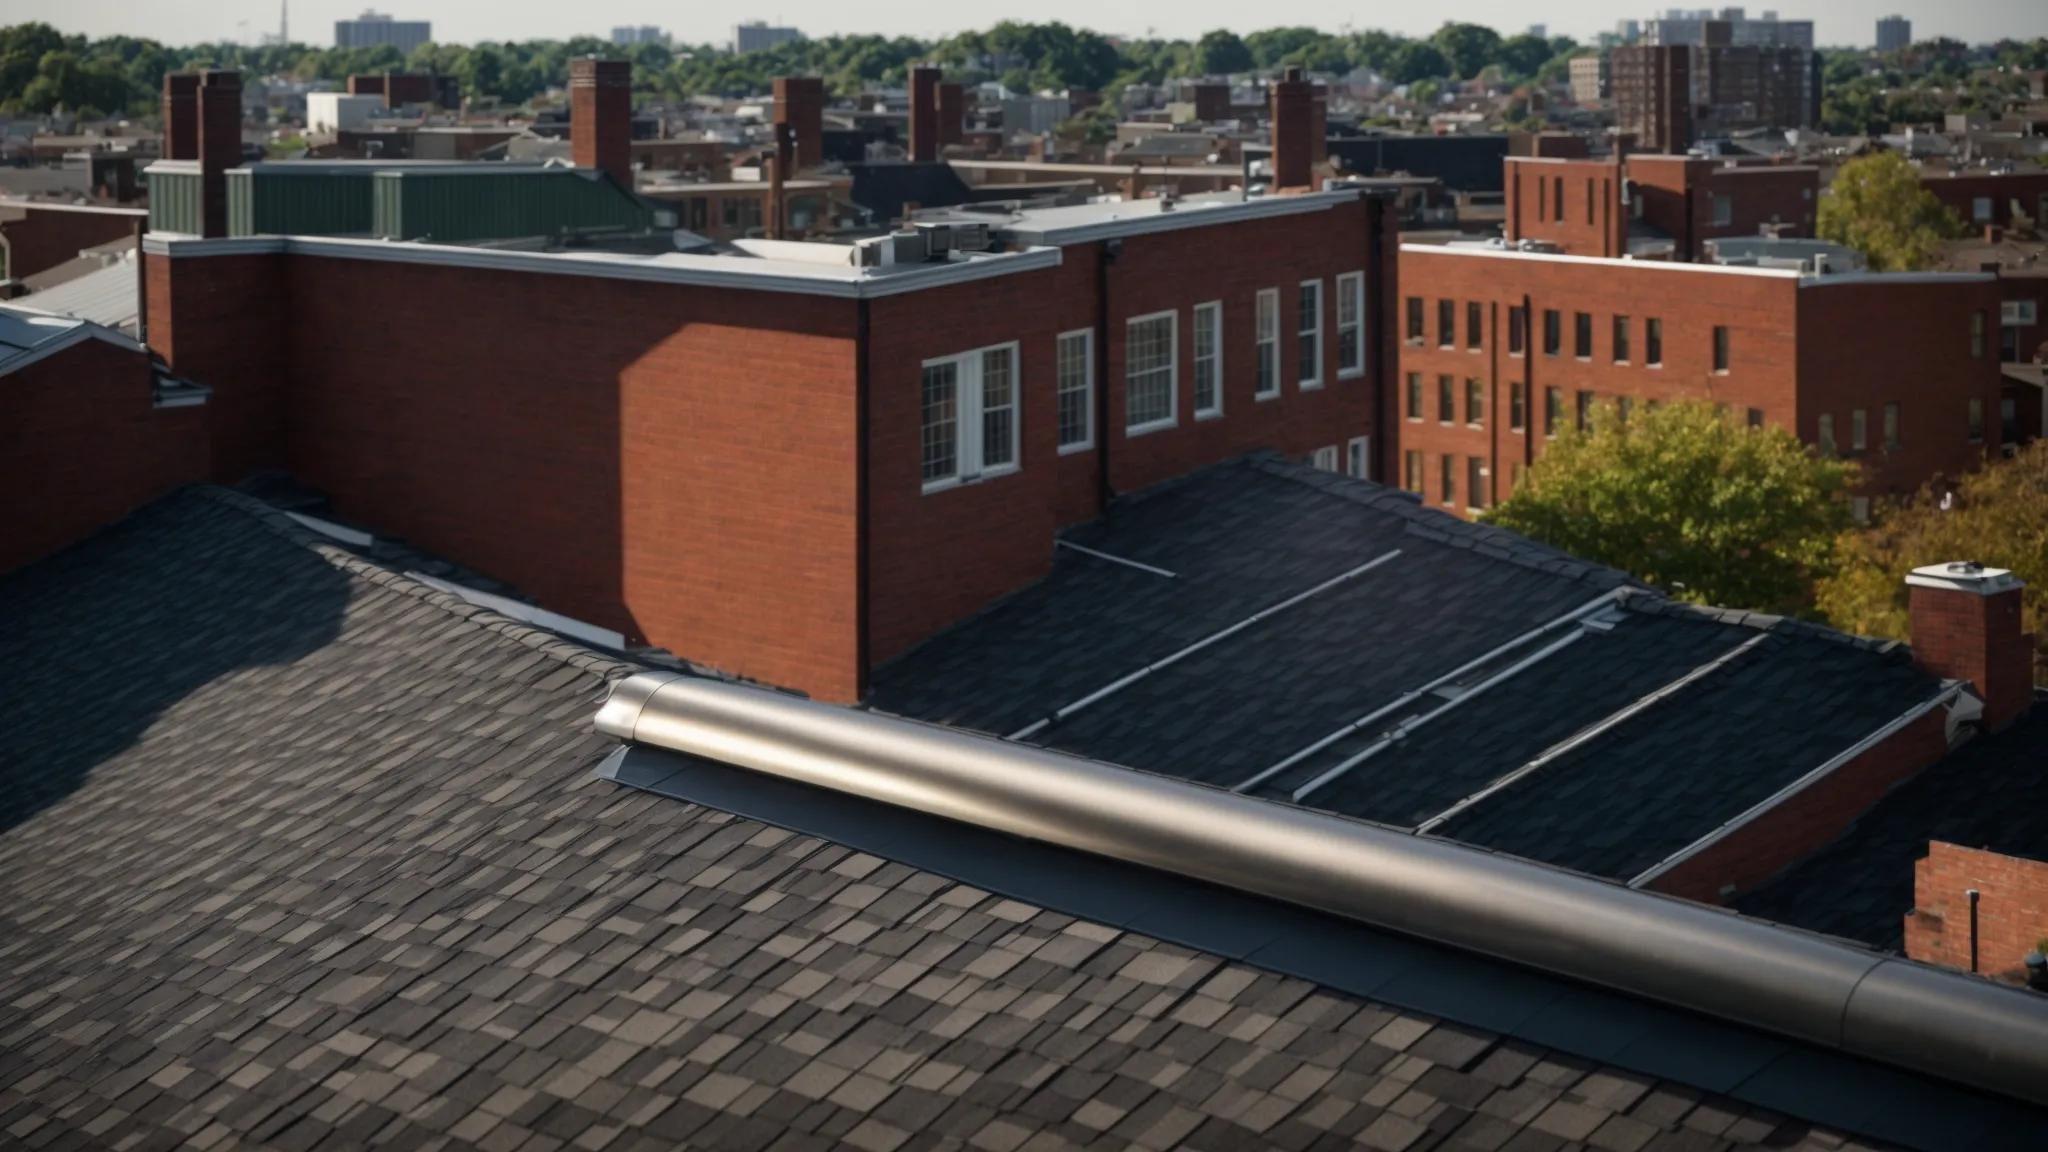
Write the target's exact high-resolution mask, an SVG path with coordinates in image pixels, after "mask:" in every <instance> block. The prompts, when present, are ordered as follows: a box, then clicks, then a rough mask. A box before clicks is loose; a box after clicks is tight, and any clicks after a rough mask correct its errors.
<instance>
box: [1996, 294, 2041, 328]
mask: <svg viewBox="0 0 2048 1152" xmlns="http://www.w3.org/2000/svg"><path fill="white" fill-rule="evenodd" d="M2036 305H2037V302H2036V301H2033V300H2006V301H2003V302H2001V303H2000V304H1999V305H1998V322H1999V323H2000V324H2002V325H2004V326H2005V327H2007V328H2013V327H2019V328H2031V327H2033V325H2034V323H2035V321H2036V319H2037V318H2038V317H2039V316H2040V309H2039V308H2038V307H2037V306H2036Z"/></svg>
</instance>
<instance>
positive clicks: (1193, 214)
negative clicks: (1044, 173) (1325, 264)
mask: <svg viewBox="0 0 2048 1152" xmlns="http://www.w3.org/2000/svg"><path fill="white" fill-rule="evenodd" d="M1034 167H1036V166H1034ZM1118 171H1124V170H1123V169H1118ZM1168 171H1172V172H1175V173H1178V172H1180V171H1182V170H1179V169H1169V170H1168ZM1231 171H1232V172H1235V171H1236V169H1232V170H1231ZM1364 194H1365V193H1364V190H1363V189H1355V188H1350V189H1338V190H1336V191H1331V192H1309V193H1303V194H1302V195H1299V196H1255V197H1252V198H1251V199H1249V200H1242V201H1238V202H1235V203H1231V202H1222V203H1218V202H1214V201H1200V200H1184V201H1180V202H1178V203H1177V204H1176V205H1175V206H1174V207H1173V209H1172V210H1170V211H1164V212H1162V211H1157V210H1154V211H1152V212H1150V213H1148V214H1146V215H1142V216H1128V217H1122V218H1118V219H1113V220H1104V221H1101V222H1098V223H1093V224H1076V225H1073V226H1071V227H1066V228H1059V227H1053V228H1033V227H1032V226H1031V222H1030V216H1029V214H1028V213H1026V214H1025V218H1024V219H1023V220H1021V221H1017V222H1013V223H1009V224H999V225H997V226H996V230H997V231H999V232H1002V233H1003V234H1004V235H1006V236H1009V237H1010V238H1012V239H1014V240H1018V241H1021V242H1024V243H1028V244H1050V245H1055V246H1060V245H1067V244H1085V243H1087V242H1089V241H1093V240H1109V239H1113V238H1117V237H1123V236H1143V235H1148V234H1151V233H1155V232H1177V231H1180V230H1181V229H1184V228H1204V227H1208V226H1209V225H1212V224H1238V223H1243V222H1245V221H1247V220H1264V219H1269V218H1273V217H1278V216H1302V215H1306V214H1308V213H1310V212H1327V211H1329V210H1330V209H1332V208H1335V207H1337V206H1338V205H1340V204H1349V203H1353V202H1355V201H1357V200H1359V199H1361V198H1362V197H1363V196H1364ZM1136 203H1138V204H1151V205H1157V204H1158V203H1159V202H1158V201H1156V200H1151V201H1143V200H1141V201H1137V202H1136ZM1048 211H1060V209H1050V210H1048Z"/></svg>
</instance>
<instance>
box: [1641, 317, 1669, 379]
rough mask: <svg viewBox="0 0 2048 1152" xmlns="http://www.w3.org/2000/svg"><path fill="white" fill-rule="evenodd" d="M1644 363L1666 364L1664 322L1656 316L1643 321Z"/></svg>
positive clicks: (1654, 365) (1657, 366)
mask: <svg viewBox="0 0 2048 1152" xmlns="http://www.w3.org/2000/svg"><path fill="white" fill-rule="evenodd" d="M1643 363H1645V364H1647V365H1649V366H1650V367H1652V368H1661V367H1663V366H1664V322H1663V321H1662V320H1659V319H1657V318H1656V317H1654V316H1652V317H1651V318H1650V319H1648V320H1645V321H1643Z"/></svg>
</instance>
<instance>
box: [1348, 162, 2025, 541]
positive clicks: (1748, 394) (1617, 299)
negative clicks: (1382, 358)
mask: <svg viewBox="0 0 2048 1152" xmlns="http://www.w3.org/2000/svg"><path fill="white" fill-rule="evenodd" d="M1568 203H1569V201H1568ZM1400 285H1401V293H1402V296H1403V305H1402V319H1401V325H1402V327H1401V332H1402V349H1401V367H1400V373H1401V378H1400V382H1399V385H1398V389H1399V391H1400V395H1399V397H1398V402H1399V403H1400V405H1401V418H1400V419H1399V420H1398V421H1390V422H1389V425H1388V431H1389V434H1390V438H1391V440H1392V441H1393V442H1394V443H1393V444H1391V445H1390V447H1392V448H1393V449H1394V452H1395V455H1393V456H1391V457H1389V459H1390V460H1393V461H1398V462H1399V464H1398V472H1397V473H1396V476H1397V478H1398V479H1399V481H1400V482H1401V483H1403V484H1404V485H1405V486H1407V487H1409V488H1411V489H1413V490H1415V491H1418V492H1421V493H1423V494H1425V496H1426V498H1427V499H1428V501H1429V502H1430V503H1432V504H1435V505H1439V506H1442V507H1446V508H1450V509H1455V510H1458V511H1461V512H1470V511H1474V510H1477V509H1480V508H1484V507H1488V506H1490V505H1492V504H1495V503H1498V502H1499V501H1501V500H1504V499H1506V498H1507V496H1508V494H1509V493H1510V492H1511V491H1512V490H1513V487H1514V484H1515V481H1516V479H1517V478H1518V476H1519V475H1520V472H1521V469H1523V468H1524V467H1526V466H1527V465H1528V464H1530V463H1531V462H1533V461H1534V460H1535V459H1536V458H1537V457H1538V456H1540V455H1541V454H1542V452H1543V448H1544V445H1545V444H1546V443H1547V442H1548V440H1549V439H1550V438H1551V437H1552V436H1553V435H1555V434H1556V433H1557V432H1559V431H1562V430H1564V429H1565V428H1567V427H1570V426H1571V425H1572V424H1573V423H1574V422H1575V421H1577V420H1579V419H1580V418H1581V413H1583V412H1585V411H1589V410H1590V408H1591V407H1592V405H1594V404H1595V403H1598V402H1600V401H1623V400H1625V401H1628V402H1632V403H1644V402H1656V401H1664V400H1673V399H1678V398H1694V399H1703V400H1710V401H1713V402H1715V403H1717V404H1721V405H1725V406H1726V407H1727V408H1728V409H1729V411H1730V412H1731V413H1732V414H1734V415H1735V416H1737V417H1738V418H1740V419H1744V420H1747V421H1748V422H1750V423H1753V424H1775V425H1780V426H1783V427H1786V428H1790V429H1793V430H1794V431H1796V432H1797V433H1798V435H1799V437H1800V438H1801V439H1802V440H1805V441H1807V442H1808V443H1810V444H1816V445H1821V446H1823V447H1824V448H1831V450H1832V451H1834V452H1836V453H1839V454H1841V455H1844V456H1847V457H1850V458H1853V459H1855V460H1857V461H1858V462H1859V463H1861V465H1862V466H1863V485H1862V491H1863V492H1864V493H1866V494H1868V495H1880V494H1895V493H1906V492H1911V491H1913V490H1914V489H1916V488H1918V487H1919V486H1920V485H1921V484H1922V483H1925V482H1926V481H1927V480H1929V479H1931V478H1933V477H1934V476H1936V475H1940V474H1946V475H1956V474H1958V473H1960V472H1962V471H1963V470H1965V469H1967V468H1970V467H1973V466H1975V464H1976V463H1977V462H1978V461H1979V460H1981V459H1982V458H1983V456H1984V454H1985V453H1986V452H1991V451H1995V450H1996V449H1997V446H1998V443H1999V434H2000V429H1999V421H1998V419H1997V418H1996V415H1997V413H1998V411H1999V398H2000V376H1999V367H1998V359H1997V347H1996V345H1995V343H1993V338H1994V337H1993V332H1992V329H1993V327H1994V326H1995V324H1996V322H1997V319H1998V304H1999V299H1998V283H1997V280H1996V278H1995V277H1993V276H1989V275H1982V274H1966V273H1958V274H1933V273H1930V274H1904V275H1870V274H1837V275H1826V276H1810V275H1803V274H1801V273H1799V272H1796V271H1790V270H1783V269H1766V268H1745V267H1730V266H1722V265H1706V264H1673V263H1663V262H1655V261H1623V260H1598V259H1591V258H1585V257H1576V256H1556V255H1545V254H1535V253H1520V252H1511V251H1503V250H1501V249H1499V248H1497V247H1485V246H1478V245H1469V246H1425V245H1403V246H1402V249H1401V271H1400Z"/></svg>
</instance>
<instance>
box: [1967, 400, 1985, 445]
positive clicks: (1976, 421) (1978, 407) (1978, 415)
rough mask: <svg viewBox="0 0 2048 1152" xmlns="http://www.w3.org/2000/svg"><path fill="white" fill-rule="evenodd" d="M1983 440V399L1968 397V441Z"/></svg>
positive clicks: (1973, 442) (1977, 442) (1980, 441)
mask: <svg viewBox="0 0 2048 1152" xmlns="http://www.w3.org/2000/svg"><path fill="white" fill-rule="evenodd" d="M1983 442H1984V401H1983V400H1981V399H1979V398H1978V397H1975V396H1972V397H1970V443H1972V444H1982V443H1983Z"/></svg>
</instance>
